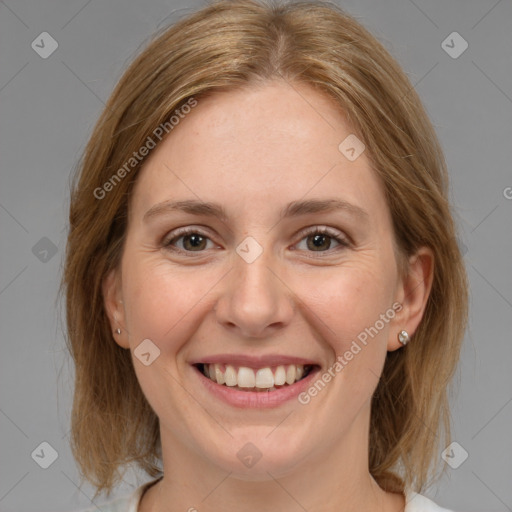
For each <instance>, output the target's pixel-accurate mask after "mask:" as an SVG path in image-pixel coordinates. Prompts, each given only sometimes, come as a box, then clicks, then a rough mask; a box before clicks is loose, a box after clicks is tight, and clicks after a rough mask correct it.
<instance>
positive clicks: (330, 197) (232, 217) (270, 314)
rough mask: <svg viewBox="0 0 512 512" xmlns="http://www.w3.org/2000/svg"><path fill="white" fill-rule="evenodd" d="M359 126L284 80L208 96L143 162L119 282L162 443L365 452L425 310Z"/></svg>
mask: <svg viewBox="0 0 512 512" xmlns="http://www.w3.org/2000/svg"><path fill="white" fill-rule="evenodd" d="M351 133H352V131H351V128H350V126H349V125H347V124H346V121H345V120H344V119H343V117H342V116H341V114H340V113H339V112H338V111H336V110H335V108H334V106H333V105H332V104H331V103H330V100H329V99H327V98H326V97H324V96H323V95H320V94H319V93H318V92H316V91H314V90H313V89H311V88H309V87H308V86H305V85H296V84H294V86H293V88H292V87H291V86H290V85H288V84H287V83H284V82H273V83H270V84H266V85H265V86H260V87H251V88H246V89H244V90H239V91H235V92H233V91H231V92H227V93H217V94H215V95H213V96H211V97H209V98H206V99H202V100H199V101H198V104H197V106H196V107H195V108H194V109H193V110H192V111H191V113H189V114H188V115H187V116H186V117H185V118H184V119H182V120H181V121H180V123H179V125H178V126H176V127H174V129H173V131H172V133H171V136H170V137H168V138H167V139H164V141H163V142H162V143H161V144H160V145H159V146H157V148H155V149H154V150H153V152H152V154H151V155H150V157H149V159H148V160H147V162H146V164H145V165H144V168H143V169H142V170H141V173H140V174H139V176H138V178H137V183H136V186H135V189H134V192H133V196H132V198H131V204H130V209H129V222H128V229H127V234H126V241H125V246H124V252H123V257H122V262H121V265H120V269H118V271H117V272H116V273H115V274H114V273H113V274H111V276H109V278H108V279H107V280H106V282H105V284H106V286H105V288H104V290H105V296H106V304H107V309H108V312H109V316H110V318H111V321H112V326H113V329H115V328H117V327H121V328H122V333H121V335H116V336H115V337H116V341H117V343H119V344H120V345H121V346H123V347H125V348H130V349H131V351H132V355H133V364H134V367H135V371H136V374H137V377H138V379H139V382H140V385H141V388H142V390H143V392H144V394H145V396H146V397H147V399H148V401H149V403H150V404H151V406H152V408H153V409H154V411H155V413H156V414H157V415H158V417H159V419H160V428H161V435H162V446H163V449H164V452H165V451H169V452H172V453H173V454H175V455H176V456H177V457H178V456H179V454H181V455H182V456H183V457H182V458H183V460H186V461H187V464H191V465H194V464H195V465H196V466H197V464H201V467H202V468H203V469H204V468H207V467H210V468H221V469H222V470H225V471H229V472H231V473H232V474H233V475H235V476H236V475H238V477H239V478H245V479H264V478H267V479H268V473H270V474H272V475H273V476H274V477H276V478H277V477H278V476H279V475H281V476H283V475H286V474H290V473H291V472H293V471H295V470H297V469H298V468H304V467H305V466H306V464H311V463H312V462H314V461H317V462H318V463H321V462H322V461H325V460H326V458H327V457H331V456H336V455H337V454H339V455H340V457H339V458H340V463H343V457H345V458H346V457H347V454H348V453H350V454H354V453H358V454H360V455H361V456H364V454H365V453H366V450H367V439H368V422H369V414H370V400H371V396H372V393H373V391H374V390H375V388H376V386H377V384H378V381H379V376H380V374H381V372H382V368H383V364H384V360H385V357H386V353H387V351H388V350H396V349H397V348H399V347H400V344H399V342H398V341H397V333H398V332H399V331H400V330H402V329H406V330H409V332H410V333H412V332H414V329H415V327H416V326H417V323H418V322H419V316H418V315H414V314H413V313H411V310H410V309H409V306H408V301H409V299H408V296H407V286H409V285H407V284H406V283H405V282H404V281H402V279H401V278H400V276H399V275H398V271H397V262H396V260H395V254H394V250H393V242H392V224H391V218H390V213H389V211H388V207H387V204H386V200H385V197H384V193H383V189H382V187H381V185H380V183H379V181H378V179H377V178H376V175H375V173H374V172H373V171H372V169H371V168H370V164H369V160H368V158H367V155H366V153H365V152H364V151H363V152H362V153H361V154H360V156H358V157H357V158H355V159H354V157H355V156H357V153H358V152H360V150H361V149H362V148H361V146H358V145H357V144H356V143H357V141H355V142H354V139H348V141H347V142H345V144H344V145H343V144H342V146H341V150H340V149H339V146H340V143H342V141H344V140H345V139H346V138H347V137H348V136H350V135H351ZM350 148H354V151H352V150H351V149H350ZM335 201H336V202H337V203H335ZM175 202H187V205H188V208H184V209H180V208H172V206H171V205H172V203H175ZM203 202H204V203H211V204H212V205H213V207H206V206H199V204H200V203H203ZM324 202H325V203H324ZM329 202H331V203H329ZM302 203H304V204H302ZM182 204H183V203H182ZM326 204H332V205H334V206H335V207H333V208H331V209H327V208H326V207H325V206H326ZM191 205H194V207H192V206H191ZM301 205H302V206H301ZM322 205H323V206H322ZM221 208H222V211H223V213H224V214H225V218H223V217H220V216H219V215H217V214H216V213H217V212H218V210H220V209H221ZM212 212H213V214H212ZM185 228H186V229H187V230H190V232H189V233H188V234H184V233H183V229H185ZM322 231H324V233H322ZM336 238H338V239H339V241H337V240H336ZM418 282H419V281H418ZM418 282H416V283H415V284H416V285H418ZM410 288H411V289H412V288H414V287H413V286H411V287H410ZM416 289H417V288H416ZM393 305H394V306H393ZM402 306H403V307H402ZM141 343H143V344H142V345H141ZM139 345H140V347H139ZM336 361H337V363H336ZM204 363H211V364H212V365H213V363H217V364H218V365H219V366H218V369H217V370H216V373H215V376H217V377H218V379H219V381H220V382H222V381H223V380H224V381H225V380H228V383H229V384H231V385H230V386H228V385H226V383H224V384H220V383H219V382H217V381H213V380H211V379H208V378H207V377H206V376H205V375H204V374H203V373H201V368H202V364H204ZM295 365H298V368H297V367H296V366H295ZM212 368H215V367H214V366H212ZM240 368H241V369H240ZM308 368H309V374H308V373H307V372H308ZM258 370H259V371H258ZM302 371H304V374H305V375H306V377H305V378H304V379H302V380H300V381H298V382H296V383H295V384H291V385H290V384H287V383H285V384H283V380H284V379H285V378H286V379H289V382H294V381H295V380H296V379H298V378H299V377H300V375H301V372H302ZM294 372H295V375H294ZM297 372H298V373H297ZM283 375H284V377H283ZM329 376H330V378H329ZM272 382H274V388H275V390H271V391H266V390H265V389H266V388H268V387H270V386H272ZM276 383H277V384H276ZM315 383H316V387H315ZM232 384H235V385H238V386H239V388H241V389H237V388H236V387H235V386H233V385H232ZM255 385H258V386H262V387H261V388H259V389H263V391H257V390H256V389H255V388H254V386H255ZM276 385H277V386H278V387H277V388H276ZM249 443H250V444H249ZM347 449H349V450H350V451H347ZM164 458H165V456H164ZM363 460H365V462H366V459H363ZM267 472H268V473H267Z"/></svg>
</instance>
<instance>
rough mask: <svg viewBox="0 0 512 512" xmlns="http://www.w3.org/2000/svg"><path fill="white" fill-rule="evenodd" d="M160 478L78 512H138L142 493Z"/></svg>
mask: <svg viewBox="0 0 512 512" xmlns="http://www.w3.org/2000/svg"><path fill="white" fill-rule="evenodd" d="M159 480H160V478H157V479H156V480H152V481H150V482H146V483H145V484H143V485H141V486H140V487H138V488H137V489H135V491H133V492H132V493H131V494H127V495H125V496H121V497H118V498H115V499H113V500H110V501H107V502H105V503H101V504H97V505H96V506H93V507H91V508H87V509H85V510H81V511H80V512H98V510H100V511H101V512H138V508H139V503H140V499H141V497H142V495H143V494H144V492H145V491H146V490H147V489H148V488H149V487H151V486H152V485H153V484H155V483H156V482H158V481H159Z"/></svg>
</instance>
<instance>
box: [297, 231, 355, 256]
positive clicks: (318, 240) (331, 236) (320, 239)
mask: <svg viewBox="0 0 512 512" xmlns="http://www.w3.org/2000/svg"><path fill="white" fill-rule="evenodd" d="M302 240H306V249H304V250H307V251H310V252H327V251H329V250H330V249H331V248H332V244H333V241H334V242H335V244H338V246H342V247H348V245H349V243H348V241H347V240H345V239H344V238H342V237H341V236H340V235H339V234H338V233H333V232H331V231H330V230H328V229H326V228H316V229H314V230H312V231H310V232H309V233H305V236H304V237H303V238H302ZM302 240H301V242H302Z"/></svg>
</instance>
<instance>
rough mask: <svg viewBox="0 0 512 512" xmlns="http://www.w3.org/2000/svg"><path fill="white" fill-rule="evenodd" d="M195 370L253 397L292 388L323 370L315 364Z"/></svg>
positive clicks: (222, 366) (213, 366)
mask: <svg viewBox="0 0 512 512" xmlns="http://www.w3.org/2000/svg"><path fill="white" fill-rule="evenodd" d="M193 366H195V367H196V368H197V369H198V370H199V371H200V372H201V373H202V374H203V375H204V376H205V377H206V378H207V379H210V380H211V381H213V382H214V383H215V384H218V385H219V386H223V387H225V388H230V389H232V390H237V391H245V392H252V393H261V392H276V391H278V390H280V389H282V388H290V387H292V386H294V385H295V384H296V383H297V382H299V381H302V380H304V379H307V377H308V376H309V375H311V374H312V373H313V372H315V373H316V371H317V370H319V369H320V367H319V366H318V365H314V364H306V365H303V364H283V365H278V366H266V367H262V368H251V367H248V366H236V365H231V364H225V363H197V364H195V365H193Z"/></svg>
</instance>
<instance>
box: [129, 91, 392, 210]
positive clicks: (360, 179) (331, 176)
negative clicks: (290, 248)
mask: <svg viewBox="0 0 512 512" xmlns="http://www.w3.org/2000/svg"><path fill="white" fill-rule="evenodd" d="M348 136H352V137H353V130H352V128H351V127H350V125H349V124H348V122H347V121H346V119H345V116H344V115H343V113H342V112H341V110H340V108H339V107H338V106H337V105H336V104H335V103H334V101H333V100H331V99H330V98H329V97H327V96H325V95H324V94H321V93H320V92H318V91H316V90H315V89H313V88H312V87H311V86H308V85H305V84H293V85H291V84H288V83H286V82H271V83H268V84H264V85H257V86H250V87H245V88H243V89H238V90H233V91H226V92H222V93H215V94H213V95H211V96H209V97H207V98H203V99H198V104H197V106H196V107H195V108H194V109H193V110H192V111H191V112H190V113H189V114H187V115H186V116H185V117H184V118H183V119H181V120H180V123H179V124H178V125H177V126H175V127H174V129H173V131H172V132H171V134H170V136H169V137H167V138H166V139H164V141H163V142H162V143H160V144H159V145H158V146H157V147H156V148H155V149H154V150H153V152H152V153H151V154H150V156H149V157H148V159H147V160H146V162H145V164H144V166H143V168H142V169H141V171H140V173H139V176H138V178H137V183H136V186H135V190H134V196H133V198H132V201H133V211H134V212H137V215H138V216H140V214H141V213H142V214H143V213H144V212H145V211H147V209H148V208H150V207H151V206H153V205H154V204H155V203H158V202H161V201H165V200H169V199H178V200H185V199H201V200H204V201H215V202H221V203H225V204H227V205H229V207H232V208H233V209H234V210H236V211H237V212H238V213H240V212H241V211H250V210H251V208H256V207H257V208H259V210H260V211H261V210H262V208H264V209H267V208H268V209H269V210H270V209H272V208H274V209H275V210H276V211H277V210H281V208H282V205H283V204H284V203H288V202H292V201H295V200H297V199H300V198H306V197H307V196H308V195H311V196H314V197H316V198H317V197H322V196H325V197H327V196H328V197H330V198H331V197H333V196H337V197H340V198H342V199H343V200H346V201H350V202H353V203H356V204H359V205H361V203H363V204H364V203H368V200H370V201H371V202H373V205H374V206H375V207H376V208H377V209H378V208H379V206H380V207H381V208H386V205H385V202H384V196H383V193H382V190H381V187H380V183H379V182H378V179H377V177H376V175H375V173H374V171H373V170H372V169H371V167H370V164H369V160H368V158H367V156H366V154H365V153H364V152H363V153H362V154H361V155H360V156H359V157H358V158H357V159H356V160H354V161H351V160H349V159H347V158H346V156H345V155H344V154H343V153H342V152H341V151H340V149H339V146H340V143H342V142H343V141H344V140H345V139H346V138H347V137H348ZM349 140H350V139H349ZM256 205H257V206H256ZM228 209H229V208H228ZM261 213H262V214H263V212H262V211H261ZM253 214H254V212H253Z"/></svg>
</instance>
